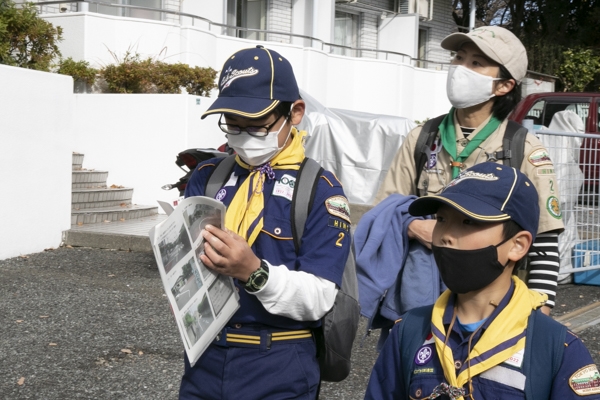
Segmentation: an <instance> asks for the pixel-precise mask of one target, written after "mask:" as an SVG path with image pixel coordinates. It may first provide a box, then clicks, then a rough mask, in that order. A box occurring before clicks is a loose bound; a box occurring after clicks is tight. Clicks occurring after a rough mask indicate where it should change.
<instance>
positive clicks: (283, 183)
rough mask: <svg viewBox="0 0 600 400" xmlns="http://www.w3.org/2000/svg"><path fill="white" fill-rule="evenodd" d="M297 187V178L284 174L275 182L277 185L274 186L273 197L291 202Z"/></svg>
mask: <svg viewBox="0 0 600 400" xmlns="http://www.w3.org/2000/svg"><path fill="white" fill-rule="evenodd" d="M295 185H296V178H294V177H293V176H291V175H288V174H284V175H283V176H282V177H281V178H280V179H279V180H277V181H275V185H274V186H273V196H278V197H283V198H285V199H288V200H289V201H292V197H293V196H294V186H295Z"/></svg>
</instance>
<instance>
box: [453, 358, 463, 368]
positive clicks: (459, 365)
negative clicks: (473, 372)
mask: <svg viewBox="0 0 600 400" xmlns="http://www.w3.org/2000/svg"><path fill="white" fill-rule="evenodd" d="M460 367H462V363H461V362H460V360H456V361H454V368H456V369H460Z"/></svg>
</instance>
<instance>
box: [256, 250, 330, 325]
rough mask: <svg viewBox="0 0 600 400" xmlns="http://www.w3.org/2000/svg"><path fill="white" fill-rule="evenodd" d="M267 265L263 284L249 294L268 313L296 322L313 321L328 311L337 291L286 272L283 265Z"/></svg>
mask: <svg viewBox="0 0 600 400" xmlns="http://www.w3.org/2000/svg"><path fill="white" fill-rule="evenodd" d="M265 262H267V261H266V260H265ZM267 264H268V265H269V279H268V280H267V283H266V284H265V286H264V287H263V288H262V289H261V290H259V291H258V292H254V293H251V292H249V293H250V294H253V295H255V296H256V297H257V298H258V300H260V302H261V303H262V304H263V306H264V307H265V309H266V310H267V311H268V312H270V313H271V314H274V315H281V316H284V317H287V318H291V319H293V320H296V321H316V320H318V319H321V318H322V317H323V316H324V315H325V314H326V313H327V312H328V311H329V310H331V308H332V307H333V303H334V301H335V296H336V295H337V291H338V289H337V287H336V285H335V283H333V282H331V281H329V280H327V279H324V278H320V277H318V276H315V275H312V274H309V273H306V272H302V271H290V270H289V269H288V268H287V267H286V266H285V265H271V264H269V263H268V262H267Z"/></svg>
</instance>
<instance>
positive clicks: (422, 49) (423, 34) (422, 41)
mask: <svg viewBox="0 0 600 400" xmlns="http://www.w3.org/2000/svg"><path fill="white" fill-rule="evenodd" d="M428 37H429V32H428V31H427V29H419V44H418V50H417V58H418V59H419V60H426V59H427V39H428ZM417 67H419V68H427V63H426V62H424V61H418V62H417Z"/></svg>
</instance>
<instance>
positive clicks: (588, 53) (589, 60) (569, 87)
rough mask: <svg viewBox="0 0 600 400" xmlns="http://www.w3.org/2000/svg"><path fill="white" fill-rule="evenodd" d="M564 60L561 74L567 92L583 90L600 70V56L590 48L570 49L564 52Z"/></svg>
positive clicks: (560, 70)
mask: <svg viewBox="0 0 600 400" xmlns="http://www.w3.org/2000/svg"><path fill="white" fill-rule="evenodd" d="M563 56H564V61H563V63H562V65H561V66H560V69H559V76H560V77H561V79H562V82H563V84H564V91H565V92H583V91H585V88H586V86H587V85H588V84H589V83H591V82H593V81H594V77H595V76H596V74H598V73H599V72H600V56H598V55H596V54H594V52H593V51H592V50H590V49H581V48H576V49H568V50H566V51H564V52H563Z"/></svg>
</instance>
